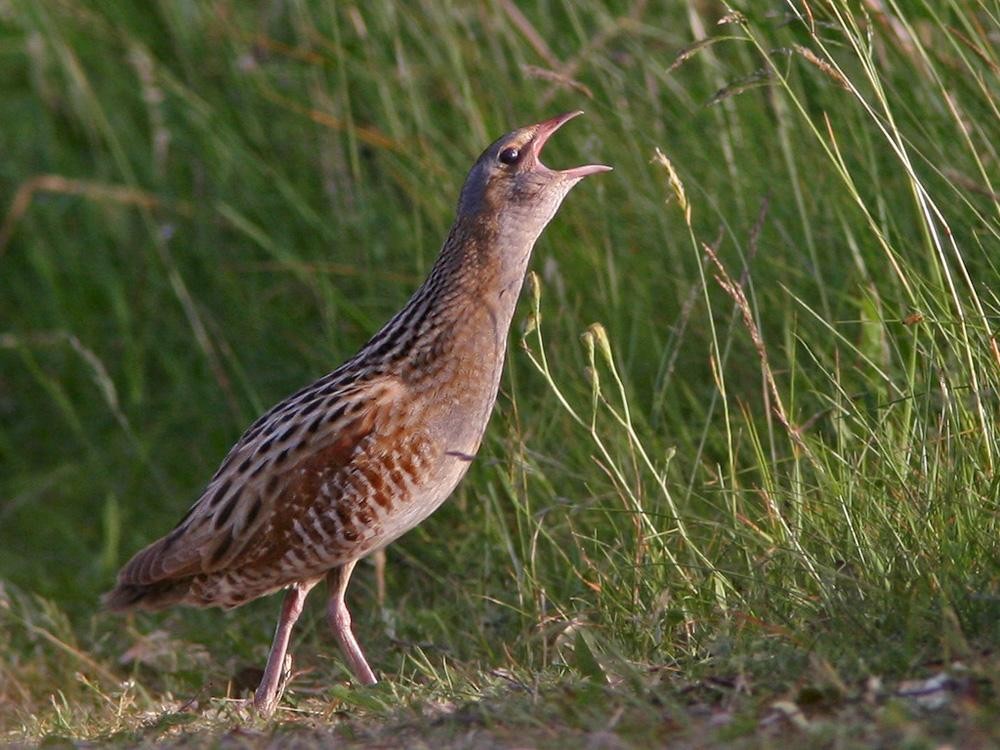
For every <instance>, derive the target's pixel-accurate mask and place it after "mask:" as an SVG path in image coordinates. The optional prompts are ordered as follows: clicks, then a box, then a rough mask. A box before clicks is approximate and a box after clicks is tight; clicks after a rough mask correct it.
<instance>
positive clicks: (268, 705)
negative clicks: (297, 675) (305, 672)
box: [253, 654, 292, 716]
mask: <svg viewBox="0 0 1000 750" xmlns="http://www.w3.org/2000/svg"><path fill="white" fill-rule="evenodd" d="M269 677H270V675H267V674H265V675H264V679H262V680H261V682H260V685H259V686H258V687H257V689H256V690H255V691H254V694H253V707H254V709H256V711H257V713H259V714H260V715H261V716H270V715H271V714H273V713H274V709H276V708H277V707H278V703H279V702H280V701H281V696H282V695H283V694H284V692H285V687H286V686H287V685H288V682H289V680H290V679H291V677H292V656H291V654H285V658H284V661H283V662H282V665H281V674H279V675H276V676H275V677H274V678H271V679H269Z"/></svg>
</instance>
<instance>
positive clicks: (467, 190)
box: [458, 111, 611, 247]
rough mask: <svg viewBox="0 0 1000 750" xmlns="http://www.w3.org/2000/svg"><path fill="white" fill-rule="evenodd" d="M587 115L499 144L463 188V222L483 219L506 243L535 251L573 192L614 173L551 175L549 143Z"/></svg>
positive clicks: (592, 168)
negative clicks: (546, 157) (544, 157)
mask: <svg viewBox="0 0 1000 750" xmlns="http://www.w3.org/2000/svg"><path fill="white" fill-rule="evenodd" d="M580 114H583V113H582V112H579V111H577V112H567V113H566V114H564V115H559V116H558V117H553V118H552V119H551V120H546V121H545V122H540V123H538V124H537V125H529V126H527V127H524V128H519V129H518V130H514V131H511V132H510V133H507V135H505V136H503V137H502V138H500V139H498V140H497V141H495V142H494V143H493V144H492V145H491V146H490V147H489V148H488V149H486V150H485V151H484V152H483V153H482V155H481V156H480V157H479V159H478V161H476V164H475V166H473V167H472V170H471V171H470V172H469V176H468V177H467V178H466V180H465V185H464V186H463V187H462V195H461V197H460V198H459V201H458V215H459V219H462V218H467V219H473V218H475V217H480V218H483V219H486V220H487V221H489V222H490V223H493V224H494V225H495V227H496V228H497V230H498V231H499V233H500V237H501V238H502V239H509V240H513V241H517V240H521V241H527V243H528V245H529V247H530V245H531V244H533V243H534V241H535V239H536V238H537V237H538V235H539V234H540V233H541V231H542V229H544V228H545V225H546V224H548V223H549V221H550V220H551V219H552V217H553V216H554V215H555V212H556V210H557V209H558V208H559V204H560V203H562V199H563V198H564V197H566V194H567V193H568V192H569V191H570V189H571V188H572V187H573V186H574V185H576V183H578V182H579V181H580V180H582V179H583V178H584V177H586V176H587V175H592V174H597V173H598V172H607V171H609V170H610V169H611V167H606V166H604V165H603V164H588V165H586V166H582V167H575V168H573V169H562V170H559V169H550V168H549V167H547V166H545V165H544V164H542V161H541V153H542V148H543V147H544V146H545V143H546V142H547V141H548V140H549V137H550V136H551V135H552V134H553V133H554V132H556V130H558V129H559V128H560V127H561V126H562V125H563V124H565V123H566V122H568V121H569V120H571V119H573V118H574V117H576V116H577V115H580Z"/></svg>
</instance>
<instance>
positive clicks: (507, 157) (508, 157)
mask: <svg viewBox="0 0 1000 750" xmlns="http://www.w3.org/2000/svg"><path fill="white" fill-rule="evenodd" d="M520 157H521V152H520V151H518V150H517V149H516V148H514V147H513V146H511V147H510V148H505V149H504V150H503V151H501V152H500V155H499V156H498V157H497V158H498V159H499V160H500V161H501V162H503V163H504V164H516V163H517V160H518V159H519V158H520Z"/></svg>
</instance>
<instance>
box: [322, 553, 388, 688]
mask: <svg viewBox="0 0 1000 750" xmlns="http://www.w3.org/2000/svg"><path fill="white" fill-rule="evenodd" d="M356 563H357V560H353V561H352V562H349V563H346V564H344V565H341V566H340V567H339V568H334V569H333V570H331V571H330V572H329V573H327V574H326V583H327V586H329V588H330V602H329V604H327V606H326V617H327V619H328V620H329V622H330V628H331V629H332V630H333V634H334V635H335V636H336V638H337V642H338V643H339V644H340V650H341V651H343V652H344V659H346V660H347V666H348V667H350V669H351V672H353V673H354V676H355V677H357V678H358V681H360V682H361V684H362V685H374V684H375V683H377V682H378V680H376V679H375V674H374V673H373V672H372V669H371V667H369V666H368V662H367V661H366V660H365V655H364V654H363V653H361V646H359V645H358V642H357V640H355V638H354V633H353V632H351V613H350V612H348V611H347V605H346V604H345V603H344V592H345V591H347V582H348V581H349V580H350V579H351V573H352V572H353V571H354V566H355V564H356Z"/></svg>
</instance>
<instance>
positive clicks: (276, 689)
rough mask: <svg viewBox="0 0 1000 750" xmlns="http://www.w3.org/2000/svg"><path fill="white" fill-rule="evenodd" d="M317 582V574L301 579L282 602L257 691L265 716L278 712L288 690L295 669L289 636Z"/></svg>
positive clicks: (255, 697) (256, 698) (257, 702)
mask: <svg viewBox="0 0 1000 750" xmlns="http://www.w3.org/2000/svg"><path fill="white" fill-rule="evenodd" d="M317 583H319V579H318V578H314V579H313V580H311V581H299V582H298V583H295V584H293V585H292V586H291V588H289V589H288V593H287V594H285V601H284V602H282V604H281V616H280V617H279V618H278V627H277V628H275V631H274V640H273V641H272V642H271V653H270V654H268V655H267V666H266V667H265V668H264V676H263V677H262V678H261V681H260V685H258V686H257V690H256V691H255V692H254V694H253V705H254V708H256V709H257V710H258V711H260V713H262V714H264V715H265V716H269V715H270V714H271V713H273V712H274V709H275V708H276V707H277V705H278V701H279V700H280V699H281V694H282V693H283V692H284V691H285V683H286V682H288V677H289V674H290V673H291V671H292V657H291V656H288V655H287V652H288V640H289V638H290V637H291V635H292V627H293V626H294V625H295V621H296V620H298V619H299V615H301V614H302V606H303V605H304V604H305V602H306V595H307V594H308V593H309V590H310V589H312V587H313V586H315V585H316V584H317Z"/></svg>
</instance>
